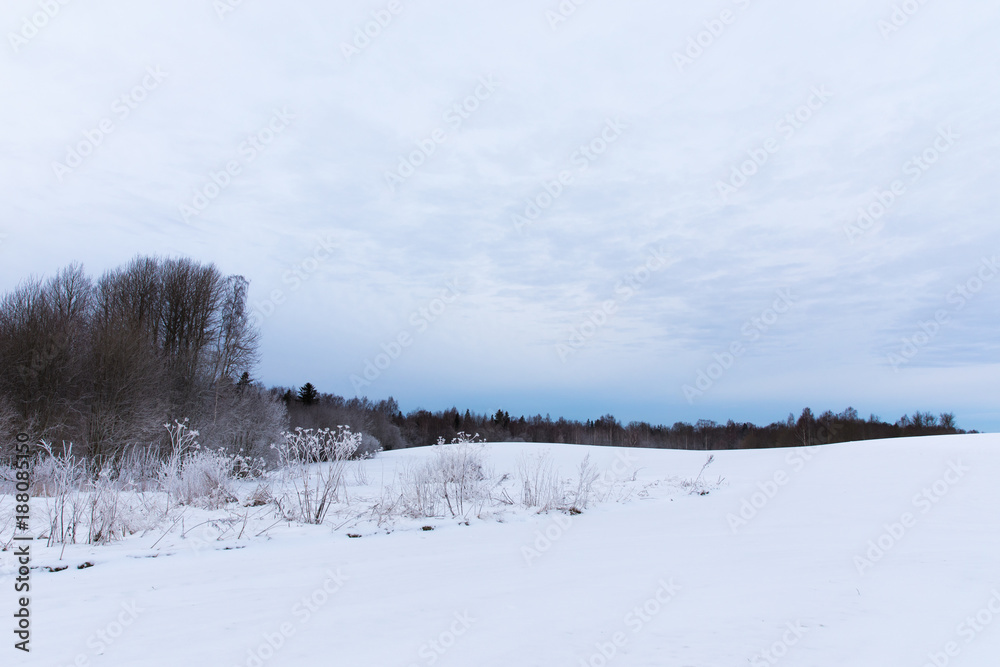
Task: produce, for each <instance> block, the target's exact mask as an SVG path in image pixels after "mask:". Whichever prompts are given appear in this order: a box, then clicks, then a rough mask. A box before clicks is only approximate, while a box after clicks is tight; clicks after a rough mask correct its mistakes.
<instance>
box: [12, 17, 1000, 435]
mask: <svg viewBox="0 0 1000 667" xmlns="http://www.w3.org/2000/svg"><path fill="white" fill-rule="evenodd" d="M577 1H578V2H580V5H579V6H577V5H576V4H574V3H573V2H571V0H566V1H565V2H563V3H562V4H561V5H560V4H559V3H558V2H557V1H556V0H550V1H548V2H529V1H527V0H503V1H499V0H494V1H492V2H475V1H472V0H464V1H462V2H459V1H447V0H441V1H437V2H427V1H424V2H412V1H405V0H400V1H396V0H394V1H393V2H389V1H388V0H386V1H381V0H380V1H373V2H367V1H365V2H361V1H347V2H320V1H319V0H305V1H303V2H296V3H279V2H273V1H268V0H242V2H240V1H239V0H229V2H226V1H225V0H219V1H218V2H213V1H212V0H170V1H169V2H167V1H166V0H160V1H158V2H141V3H140V2H124V1H121V0H118V1H110V0H87V1H85V2H84V1H83V0H79V1H72V2H66V4H62V3H61V2H59V0H48V1H47V2H38V1H32V0H5V2H4V3H3V8H2V9H0V27H2V30H3V33H4V35H5V37H4V44H3V46H2V47H0V51H2V53H3V55H2V56H0V83H2V91H3V104H2V105H0V233H2V234H3V236H2V237H0V239H2V243H0V253H2V254H0V258H2V262H0V281H2V287H3V288H4V289H9V288H11V287H13V286H14V285H16V284H17V283H18V281H20V280H21V279H23V278H24V277H26V276H28V275H29V274H37V275H47V274H51V273H53V272H54V271H56V270H58V269H59V268H60V267H62V266H64V265H66V264H68V263H70V262H72V261H80V262H82V263H83V264H84V265H85V267H86V268H87V269H88V271H89V272H91V273H92V274H100V273H101V272H103V271H104V270H106V269H108V268H111V267H113V266H116V265H119V264H122V263H124V262H126V261H127V260H129V259H130V258H131V257H132V256H134V255H136V254H137V253H143V254H147V253H148V254H152V253H157V254H161V255H170V256H175V255H187V256H191V257H194V258H196V259H198V260H202V261H206V262H208V261H211V262H215V263H216V264H217V265H218V266H219V268H220V269H221V270H222V271H223V272H225V273H239V274H243V275H245V276H246V277H247V278H248V279H249V280H250V281H251V289H252V293H251V299H252V301H253V303H254V307H255V311H256V313H257V319H258V320H259V322H260V326H261V329H262V332H263V347H262V353H263V360H262V363H261V365H260V367H259V368H258V371H257V377H258V378H259V379H260V380H262V381H263V382H265V383H267V384H269V385H271V384H282V385H300V384H302V383H303V382H305V381H307V380H308V381H311V382H313V383H314V384H315V385H316V386H317V387H318V388H319V389H320V390H322V391H328V392H333V393H338V394H342V395H348V396H351V395H355V394H364V395H368V396H369V397H372V398H384V397H387V396H389V395H392V396H395V397H396V398H397V399H398V400H399V401H400V403H401V406H402V408H403V409H404V410H405V411H408V410H411V409H415V408H417V407H423V408H427V409H443V408H447V407H450V406H452V405H457V406H459V407H460V408H465V407H470V408H472V409H474V410H478V411H490V412H492V411H495V410H496V409H497V408H500V407H502V408H504V409H506V410H508V411H509V412H511V413H513V414H521V413H525V414H534V413H541V414H543V415H544V414H546V413H550V414H551V415H552V416H553V417H556V416H559V415H563V416H567V417H575V418H583V419H585V418H587V417H597V416H600V415H601V414H604V413H607V412H611V413H613V414H614V415H615V416H617V417H618V418H619V419H622V420H623V421H628V420H632V419H643V420H647V421H651V422H659V423H668V424H671V423H673V422H675V421H681V420H683V421H694V420H697V419H700V418H706V419H714V420H717V421H725V420H727V419H729V418H733V419H736V420H738V421H739V420H752V421H757V422H770V421H772V420H776V419H783V418H784V417H785V416H786V415H787V414H788V413H789V412H795V413H796V414H797V413H798V412H799V411H801V409H802V408H803V407H805V406H807V405H808V406H811V407H812V408H813V409H814V410H825V409H832V410H834V411H840V410H842V409H844V408H846V407H847V406H849V405H850V406H853V407H855V408H856V409H858V410H859V411H860V412H861V413H862V415H864V416H867V415H868V414H869V413H875V414H876V415H878V416H880V417H882V418H884V419H888V420H895V419H897V418H898V417H899V416H900V415H901V414H902V413H903V412H904V411H905V412H911V413H912V412H913V411H914V410H917V409H920V410H929V411H933V412H935V413H938V412H942V411H952V412H954V413H955V414H956V415H957V416H958V419H959V423H960V425H962V426H964V427H966V428H977V429H980V430H997V429H998V428H1000V406H998V403H997V396H998V378H1000V373H998V371H1000V364H998V362H1000V336H998V326H997V325H998V306H1000V273H998V272H1000V226H998V225H997V211H998V210H1000V207H998V199H1000V194H998V193H1000V188H998V183H997V176H998V166H997V165H998V164H1000V141H998V138H1000V135H998V129H1000V89H998V85H1000V78H998V72H1000V42H998V41H997V34H1000V5H998V4H997V3H996V2H995V0H953V1H952V2H948V3H945V2H923V3H919V2H917V1H916V0H910V1H909V2H908V3H903V4H899V5H894V3H893V2H888V1H878V2H871V1H863V0H837V1H836V2H833V1H828V2H818V3H813V2H809V3H805V2H790V1H789V0H785V1H783V2H762V1H759V0H752V1H751V0H738V1H733V0H723V1H721V2H706V3H679V2H654V1H652V0H648V1H647V0H635V1H632V2H610V1H608V0H588V1H586V2H582V0H577ZM904 5H905V6H904ZM894 7H895V8H894ZM560 8H561V9H560ZM571 10H572V11H571ZM39 26H40V27H39ZM859 209H863V210H868V211H869V216H870V217H861V216H860V215H859ZM994 263H996V266H994ZM380 355H381V356H380ZM352 376H353V377H352Z"/></svg>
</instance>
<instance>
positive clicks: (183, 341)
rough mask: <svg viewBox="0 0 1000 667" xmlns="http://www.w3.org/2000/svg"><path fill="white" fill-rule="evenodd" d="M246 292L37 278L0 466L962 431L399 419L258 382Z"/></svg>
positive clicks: (188, 264) (3, 366)
mask: <svg viewBox="0 0 1000 667" xmlns="http://www.w3.org/2000/svg"><path fill="white" fill-rule="evenodd" d="M248 288H249V282H248V281H247V280H246V279H245V278H244V277H242V276H238V275H230V276H227V275H224V274H223V273H222V272H220V271H219V270H218V269H217V268H216V267H215V266H214V265H213V264H202V263H198V262H196V261H194V260H190V259H186V258H179V259H163V258H159V257H143V256H140V257H136V258H135V259H133V260H132V261H131V262H129V263H128V264H127V265H125V266H122V267H119V268H116V269H113V270H110V271H106V272H105V273H104V274H102V275H101V276H99V277H97V278H94V277H91V276H89V275H87V274H86V273H85V272H84V270H83V267H81V266H80V265H76V264H74V265H70V266H68V267H66V268H65V269H63V270H61V271H60V272H58V273H57V274H56V275H55V276H53V277H51V278H48V279H41V278H34V277H33V278H29V279H27V280H25V281H24V282H22V283H21V284H20V285H18V286H17V287H15V288H14V289H12V290H10V291H9V292H7V293H6V294H4V295H3V296H2V298H0V457H3V456H6V455H9V454H10V453H11V452H12V451H13V447H14V443H15V437H16V435H17V434H19V433H22V434H26V435H27V437H29V438H30V439H31V440H32V441H34V442H36V443H37V442H42V441H45V442H48V443H51V444H52V445H53V446H55V448H56V450H57V451H65V450H66V449H68V448H69V446H70V443H72V445H73V452H74V453H75V454H78V455H81V456H86V457H88V458H90V459H92V460H94V461H98V462H99V461H101V460H103V459H107V458H110V459H115V458H117V457H119V456H121V455H122V454H123V453H125V452H126V451H127V450H128V449H129V448H132V449H133V450H134V449H135V448H136V447H141V448H153V449H154V450H156V451H159V452H160V453H161V454H168V453H169V452H170V448H171V447H173V446H174V444H173V443H172V442H171V440H170V438H169V434H168V431H167V429H165V428H164V427H165V426H166V425H167V424H170V423H172V422H174V421H175V420H176V421H181V422H183V421H184V420H188V421H189V426H190V428H192V429H196V430H198V431H199V438H200V442H201V443H202V444H203V445H205V446H207V447H211V448H213V449H223V450H225V451H227V452H243V453H245V454H247V455H250V456H254V457H269V456H270V452H271V448H270V445H271V443H275V442H279V441H280V439H281V438H282V433H283V432H285V431H286V430H288V429H295V428H297V427H301V428H326V427H330V428H335V427H337V426H340V425H345V426H350V427H351V428H352V429H353V430H354V431H355V432H357V433H362V434H363V435H364V443H363V449H364V451H371V450H373V449H376V448H378V447H380V446H381V447H382V448H383V449H387V450H388V449H400V448H405V447H417V446H422V445H430V444H434V443H436V442H437V441H438V439H439V438H444V440H445V441H451V439H452V438H455V437H457V435H458V434H459V433H460V432H465V433H466V434H468V435H475V434H478V435H479V436H480V437H481V438H482V439H485V440H488V441H493V442H497V441H508V440H514V441H527V442H564V443H578V444H593V445H610V446H627V447H657V448H677V449H732V448H761V447H791V446H796V445H809V444H823V443H831V442H842V441H849V440H865V439H871V438H892V437H900V436H915V435H938V434H945V433H962V432H963V431H960V430H959V429H958V427H957V426H956V424H955V418H954V417H953V416H952V415H950V414H943V415H940V416H934V415H931V414H928V413H921V412H917V413H915V414H914V415H913V416H904V417H902V418H901V419H899V420H898V421H896V422H895V423H887V422H883V421H882V420H880V419H878V418H876V417H874V416H872V417H869V418H868V419H862V418H860V417H859V416H858V414H857V412H856V411H854V410H852V409H850V408H848V409H847V410H845V411H844V412H841V413H840V414H834V413H832V412H824V413H823V414H821V415H818V416H816V415H814V414H813V413H812V412H811V411H810V410H805V411H804V412H803V413H802V414H801V415H800V416H799V417H798V418H795V417H794V416H792V415H789V417H788V419H787V420H786V421H783V422H776V423H774V424H770V425H767V426H756V425H754V424H747V423H735V422H732V421H730V422H727V423H726V424H717V423H715V422H710V421H699V422H698V423H696V424H685V423H680V422H678V423H676V424H674V425H672V426H665V425H656V426H654V425H651V424H647V423H645V422H630V423H628V424H622V423H621V422H619V421H618V420H617V419H615V418H614V417H613V416H611V415H604V416H603V417H600V418H598V419H595V420H587V421H585V422H580V421H570V420H566V419H562V418H559V419H556V420H552V419H551V418H549V417H548V416H545V417H542V416H541V415H535V416H511V415H510V414H509V413H508V412H507V411H505V410H503V409H498V410H497V412H496V413H494V414H491V415H482V414H475V413H472V412H470V411H469V410H465V411H460V410H458V409H456V408H452V409H450V410H442V411H438V412H430V411H427V410H414V411H411V412H409V413H406V414H403V412H402V410H401V409H400V407H399V405H398V404H397V403H396V401H395V400H393V399H392V398H389V399H387V400H380V401H372V400H369V399H367V398H350V399H348V398H343V397H340V396H335V395H332V394H322V393H320V392H319V391H318V390H317V389H316V388H315V387H314V386H313V385H312V384H310V383H306V384H305V385H303V386H302V387H299V388H290V387H272V388H268V387H265V386H264V385H263V384H261V383H260V382H258V381H255V380H254V378H253V372H254V369H255V367H256V365H257V362H258V358H259V349H258V348H259V341H260V333H259V331H258V329H257V327H256V323H255V321H254V318H253V317H252V316H251V312H250V309H249V308H248V304H247V294H248Z"/></svg>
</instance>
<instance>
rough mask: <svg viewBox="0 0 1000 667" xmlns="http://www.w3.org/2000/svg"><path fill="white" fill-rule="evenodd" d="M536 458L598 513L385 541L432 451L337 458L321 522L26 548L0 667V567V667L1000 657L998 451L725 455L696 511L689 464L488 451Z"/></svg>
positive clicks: (213, 519) (418, 525) (196, 514)
mask: <svg viewBox="0 0 1000 667" xmlns="http://www.w3.org/2000/svg"><path fill="white" fill-rule="evenodd" d="M542 450H548V451H550V452H551V456H552V458H553V460H554V461H555V463H556V464H557V465H558V466H559V469H560V471H561V474H562V476H563V477H565V478H570V477H572V476H573V475H574V474H575V470H576V468H577V466H578V464H579V463H580V461H581V459H583V457H584V456H585V455H586V454H587V453H589V454H590V456H591V461H592V462H594V463H596V464H597V467H598V471H599V472H606V473H607V474H606V476H605V481H609V482H611V484H610V485H604V486H603V492H602V496H603V498H602V500H600V501H599V502H595V503H592V504H591V506H590V507H589V508H588V509H587V510H585V511H584V512H583V513H582V514H572V515H571V514H567V513H564V512H558V511H552V512H548V513H543V514H538V513H536V512H532V511H529V510H525V509H523V508H521V507H519V506H517V505H511V506H509V507H506V508H499V509H494V510H493V511H491V512H489V513H484V516H485V517H486V518H485V519H482V518H476V517H471V518H470V519H469V521H468V525H465V523H466V522H465V521H464V520H463V521H460V520H458V519H455V518H445V517H440V518H434V519H399V518H396V519H388V520H385V519H383V521H382V525H379V520H378V517H377V516H373V513H372V512H370V511H366V508H367V507H368V506H370V505H372V504H373V503H374V502H375V500H376V499H377V498H378V497H379V494H380V493H381V491H382V489H383V488H384V487H385V486H386V485H387V484H388V481H387V480H392V479H394V476H395V474H396V473H397V472H398V471H399V470H402V469H404V468H407V467H409V468H412V467H413V466H414V465H416V464H417V463H419V461H420V460H422V459H426V458H427V457H430V456H432V450H431V449H429V448H423V449H414V450H406V451H400V452H388V453H384V454H381V455H379V456H378V457H377V458H375V459H372V460H368V461H363V462H357V463H353V462H352V464H351V465H352V466H355V467H356V466H363V467H364V468H365V471H366V474H367V484H362V483H361V482H363V481H365V480H364V475H361V474H355V473H354V471H353V470H350V471H348V480H349V483H350V485H351V486H350V487H349V492H350V493H351V495H352V497H353V498H354V501H353V502H352V505H351V508H350V509H348V508H345V507H338V508H335V510H333V511H331V514H330V516H329V517H328V518H327V521H326V524H325V525H323V526H303V525H294V524H289V523H288V522H277V523H276V521H277V519H276V518H275V512H274V507H273V506H262V507H251V508H243V507H240V506H237V505H234V506H232V507H230V508H229V509H222V510H213V511H208V510H198V509H194V508H188V509H186V510H185V511H184V515H183V517H182V518H181V519H180V522H178V523H177V524H176V525H171V524H173V522H172V521H171V522H169V523H168V524H166V525H164V526H162V527H161V528H159V529H157V530H151V531H148V532H146V533H145V534H137V535H135V536H133V537H130V538H128V539H126V540H124V541H122V542H118V543H115V544H113V545H110V546H102V547H90V546H84V545H75V546H68V547H67V548H66V549H65V552H64V553H63V552H62V549H61V548H59V547H53V548H50V549H46V548H44V546H43V544H44V543H36V544H35V545H34V550H35V560H34V562H33V563H32V565H33V567H35V568H36V569H34V570H32V587H33V591H32V599H31V607H32V610H33V628H32V631H33V634H32V643H31V646H32V652H31V653H30V655H25V654H22V653H21V652H19V651H15V650H13V648H12V644H13V641H14V640H13V639H12V637H13V635H12V633H11V630H12V629H13V622H12V618H11V613H10V612H11V610H12V609H13V607H14V604H15V594H14V592H13V576H12V573H13V572H14V561H13V558H12V555H11V552H9V551H8V552H5V553H3V554H2V555H0V557H2V562H0V565H2V568H3V569H2V576H3V582H2V584H0V590H2V591H3V593H2V594H0V609H2V610H3V614H2V615H3V617H4V618H5V619H7V620H6V621H5V626H4V627H2V628H0V629H2V630H3V635H4V636H6V637H7V638H8V639H7V641H6V645H5V646H4V647H3V648H2V649H0V651H2V655H3V660H2V664H3V665H39V666H41V665H44V666H46V667H61V666H64V665H65V666H68V665H81V666H83V665H116V666H117V665H121V666H128V667H138V666H141V665H165V666H166V665H169V666H177V665H182V666H191V667H194V666H200V665H211V666H225V667H236V666H238V665H248V666H251V667H253V666H264V665H267V666H271V665H274V666H279V665H288V666H291V665H317V666H318V665H323V666H326V665H353V666H365V667H368V666H379V667H396V666H398V667H410V666H412V665H417V666H423V665H426V666H430V665H440V666H442V667H447V666H451V665H454V666H461V667H471V666H483V667H485V666H493V665H496V666H504V667H508V666H528V665H540V666H541V665H544V666H546V667H549V666H555V665H566V666H568V667H569V666H571V667H578V666H580V665H592V666H594V667H599V666H601V665H621V666H626V665H656V666H677V667H710V666H719V667H722V666H724V665H725V666H733V665H751V666H756V665H774V664H781V665H789V666H791V665H806V666H816V667H819V666H825V665H851V666H864V665H871V666H873V667H874V666H878V667H889V666H892V667H895V666H901V665H913V666H914V667H921V666H923V665H925V664H931V665H937V666H938V667H941V666H942V665H945V664H950V665H966V666H980V665H982V666H986V665H989V666H993V665H996V664H998V660H1000V485H998V483H997V482H998V477H1000V436H996V435H964V436H948V437H936V438H923V439H898V440H890V441H872V442H864V443H849V444H839V445H829V446H825V447H822V448H811V449H782V450H759V451H732V452H716V453H715V458H716V460H715V461H714V463H713V464H712V465H711V466H709V467H708V469H707V470H706V471H705V473H704V475H703V477H702V481H703V482H708V485H707V487H705V488H707V489H708V490H709V493H707V494H705V495H701V494H696V493H690V491H691V487H690V485H689V484H685V483H684V480H688V481H690V480H693V479H694V478H695V477H697V476H698V474H699V472H700V471H701V468H702V465H703V464H704V463H705V460H706V453H705V452H686V451H664V450H619V449H610V448H595V447H580V446H575V445H533V444H523V443H519V444H491V445H488V446H486V455H487V457H488V460H489V463H490V465H491V466H492V467H493V469H494V471H495V473H496V475H497V476H498V477H500V476H502V474H503V473H504V472H507V473H510V474H511V475H512V477H511V479H514V476H515V474H516V470H517V466H518V461H519V457H522V456H524V454H525V452H528V453H529V454H533V453H536V452H538V451H542ZM720 476H721V477H722V478H724V479H723V481H722V482H721V484H718V482H719V477H720ZM699 488H700V487H699ZM515 492H516V489H515V488H513V487H511V494H513V493H515ZM515 500H516V498H515ZM5 502H6V504H5V505H4V508H3V511H4V512H5V513H9V510H10V498H9V497H8V498H6V499H5ZM33 502H35V503H36V504H40V505H44V502H45V500H44V499H36V500H35V501H33ZM173 516H175V517H176V516H179V515H177V514H176V513H175V514H174V515H173ZM0 521H2V520H0ZM425 527H428V528H432V530H426V529H425ZM349 534H350V535H354V536H356V537H353V538H352V537H349V536H348V535H349ZM83 563H92V564H93V567H88V568H85V569H77V568H78V566H79V565H81V564H83ZM64 565H66V566H69V567H68V569H64V570H61V571H54V572H49V571H47V569H46V568H47V567H51V568H55V567H62V566H64Z"/></svg>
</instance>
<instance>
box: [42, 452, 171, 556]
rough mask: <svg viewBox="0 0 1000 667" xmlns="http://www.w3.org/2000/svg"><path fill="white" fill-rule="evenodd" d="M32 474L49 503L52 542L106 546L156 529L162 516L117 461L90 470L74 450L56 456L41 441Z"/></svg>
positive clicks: (50, 540) (50, 537) (49, 531)
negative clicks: (132, 485) (121, 472)
mask: <svg viewBox="0 0 1000 667" xmlns="http://www.w3.org/2000/svg"><path fill="white" fill-rule="evenodd" d="M40 448H41V449H42V452H43V453H42V455H41V456H40V457H39V459H38V461H37V463H36V464H35V466H34V470H33V489H34V492H33V495H35V496H36V497H38V498H45V499H46V510H47V512H48V523H49V530H48V544H49V546H51V545H53V544H76V543H77V542H81V541H82V542H86V543H87V544H104V543H107V542H110V541H112V540H116V539H121V538H124V537H126V536H128V535H131V534H133V533H135V532H137V531H139V530H142V529H144V528H146V527H149V526H152V525H155V523H156V522H157V521H159V519H160V518H161V512H160V510H159V508H158V507H157V506H156V504H155V503H149V502H147V501H146V499H145V498H144V496H143V494H142V493H141V492H137V491H135V490H134V489H133V488H130V486H129V484H128V483H127V482H124V481H123V480H122V479H121V477H120V476H119V475H118V474H117V470H116V467H115V465H114V463H113V462H112V461H110V460H109V461H105V462H104V463H103V464H102V466H101V468H100V470H96V471H89V470H88V461H87V460H86V459H83V458H81V457H78V456H76V455H74V454H73V446H72V445H69V446H68V447H67V448H66V450H65V451H64V452H63V453H61V454H58V455H56V454H55V453H54V452H53V451H52V447H51V445H49V443H46V442H42V443H41V445H40Z"/></svg>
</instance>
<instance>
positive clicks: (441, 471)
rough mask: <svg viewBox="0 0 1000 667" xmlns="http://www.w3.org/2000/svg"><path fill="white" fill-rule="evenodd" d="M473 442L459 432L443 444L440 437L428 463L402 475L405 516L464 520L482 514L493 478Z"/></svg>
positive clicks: (483, 454)
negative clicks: (449, 442)
mask: <svg viewBox="0 0 1000 667" xmlns="http://www.w3.org/2000/svg"><path fill="white" fill-rule="evenodd" d="M477 439H478V435H476V436H474V437H471V438H470V437H468V436H466V434H465V433H459V434H458V437H457V438H455V439H453V440H452V444H451V445H445V444H444V439H443V438H441V439H439V440H438V444H437V445H435V446H434V447H433V450H434V454H433V456H432V457H431V459H430V460H429V461H427V462H425V463H424V464H423V465H419V466H416V467H413V468H409V469H407V470H405V471H404V472H403V474H402V479H401V484H402V493H401V497H402V506H403V507H404V508H405V511H406V513H407V514H409V515H410V516H414V517H431V516H447V515H450V516H453V517H459V516H460V517H468V516H470V515H474V514H480V513H481V512H482V509H483V507H484V506H485V505H486V504H487V502H489V500H490V492H491V491H492V488H493V484H492V478H493V475H492V472H491V471H490V470H489V469H488V467H487V465H486V457H485V453H484V450H483V446H482V443H480V442H478V441H477ZM446 513H447V514H446Z"/></svg>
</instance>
